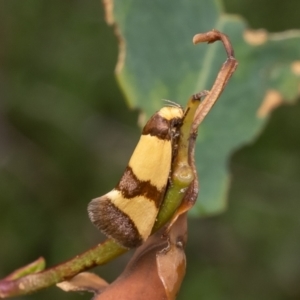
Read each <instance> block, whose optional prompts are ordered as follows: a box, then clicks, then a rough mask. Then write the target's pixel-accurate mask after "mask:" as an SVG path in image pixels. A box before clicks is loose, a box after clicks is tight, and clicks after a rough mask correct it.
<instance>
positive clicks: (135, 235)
mask: <svg viewBox="0 0 300 300" xmlns="http://www.w3.org/2000/svg"><path fill="white" fill-rule="evenodd" d="M88 213H89V217H90V219H91V221H92V223H93V224H94V225H95V226H96V227H97V228H98V229H99V230H100V231H102V232H103V233H104V234H105V235H107V236H108V237H111V238H113V239H114V240H116V241H117V242H118V243H119V244H120V245H122V246H124V247H126V248H134V247H137V246H139V245H141V244H142V242H143V238H142V237H141V235H140V234H139V231H138V230H137V227H136V226H135V224H134V222H133V221H132V220H131V219H130V217H129V216H128V215H127V214H125V213H124V212H122V211H121V210H120V209H118V207H116V206H115V205H114V204H113V203H112V202H111V200H110V199H109V198H107V197H105V196H103V197H100V198H96V199H93V200H92V201H91V202H90V203H89V205H88Z"/></svg>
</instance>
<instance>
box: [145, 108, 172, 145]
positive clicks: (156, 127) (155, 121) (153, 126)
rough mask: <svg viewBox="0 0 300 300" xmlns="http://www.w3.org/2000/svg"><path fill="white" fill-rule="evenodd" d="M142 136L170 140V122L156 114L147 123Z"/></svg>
mask: <svg viewBox="0 0 300 300" xmlns="http://www.w3.org/2000/svg"><path fill="white" fill-rule="evenodd" d="M142 134H144V135H146V134H150V135H153V136H156V137H157V138H159V139H161V140H170V139H171V135H170V122H169V121H168V120H166V119H165V118H164V117H162V116H160V115H159V114H158V113H156V114H154V115H153V116H152V117H151V118H150V120H149V121H148V122H147V124H146V125H145V127H144V129H143V132H142Z"/></svg>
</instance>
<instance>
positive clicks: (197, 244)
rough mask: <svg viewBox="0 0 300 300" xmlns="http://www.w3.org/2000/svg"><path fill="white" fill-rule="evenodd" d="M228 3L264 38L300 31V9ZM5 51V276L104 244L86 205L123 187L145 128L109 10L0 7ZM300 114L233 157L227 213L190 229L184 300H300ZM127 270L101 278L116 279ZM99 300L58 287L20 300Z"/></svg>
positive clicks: (1, 140)
mask: <svg viewBox="0 0 300 300" xmlns="http://www.w3.org/2000/svg"><path fill="white" fill-rule="evenodd" d="M227 2H228V8H230V11H233V12H239V11H242V12H244V14H245V16H246V18H247V20H248V21H249V22H250V25H255V28H259V27H266V28H267V29H269V30H271V31H274V30H276V31H279V30H283V29H290V28H292V27H293V26H296V25H295V24H298V23H296V22H298V16H297V15H296V12H298V11H299V9H300V3H298V2H299V1H297V0H294V1H292V0H290V1H285V2H282V1H270V0H260V1H258V0H257V1H253V0H251V1H250V0H243V1H235V2H236V3H234V1H229V0H227V1H226V3H225V4H227ZM229 2H230V3H229ZM234 4H235V5H236V6H235V7H233V5H234ZM264 12H266V13H265V14H263V13H264ZM293 15H294V16H295V19H293ZM258 18H260V19H258ZM252 20H253V23H252ZM295 20H297V21H295ZM289 22H290V23H289ZM293 22H294V23H293ZM209 29H210V28H209ZM0 43H1V47H0V87H1V88H0V241H1V247H0V261H1V264H0V276H1V277H3V276H4V275H5V274H8V273H10V272H11V271H12V270H13V269H15V268H17V267H19V266H22V265H24V264H26V263H28V262H30V261H33V260H34V259H36V258H37V257H39V256H40V255H43V256H45V257H46V260H47V262H48V263H49V264H50V265H51V264H54V263H58V262H61V261H63V260H64V259H67V258H69V257H71V256H74V255H75V254H77V253H79V252H82V251H83V250H85V249H87V248H88V247H91V246H92V245H94V244H96V243H97V242H98V241H99V240H100V234H99V233H98V232H97V231H96V229H94V228H93V226H92V225H91V224H90V222H89V220H88V218H87V214H86V206H87V203H88V202H89V201H90V199H91V198H93V197H96V196H99V195H101V194H103V193H104V192H106V191H108V190H109V189H111V188H112V187H113V185H114V184H115V183H116V182H117V180H118V179H119V176H120V175H121V173H122V171H123V169H124V167H125V165H126V163H127V160H128V158H129V156H130V154H131V151H132V149H133V147H134V145H135V143H136V141H137V140H138V129H137V128H136V127H135V123H136V119H137V114H136V113H133V112H130V111H129V110H128V109H127V108H126V106H125V104H124V103H125V101H124V99H123V96H122V95H121V93H120V91H119V88H118V86H117V84H116V82H115V79H114V76H113V69H114V66H115V63H116V59H117V40H116V39H115V37H114V35H113V32H112V28H108V27H107V25H106V24H105V22H104V19H103V10H102V7H101V3H100V2H99V1H89V2H84V1H76V2H75V1H73V2H70V1H67V2H66V1H51V2H49V1H44V0H40V1H34V0H27V1H26V2H24V1H21V0H9V1H1V2H0ZM201 47H209V46H201ZM196 48H197V47H196ZM236 51H238V49H236ZM170 55H171V54H170ZM174 67H175V66H174ZM173 100H177V99H173ZM299 115H300V105H299V104H297V105H296V106H285V107H282V108H279V109H278V110H277V111H276V112H274V113H273V114H272V117H271V120H270V123H269V124H268V125H267V128H266V130H265V132H264V133H263V134H262V136H261V137H260V138H259V139H258V141H257V142H256V143H254V144H253V145H251V146H248V147H245V148H244V149H241V150H240V151H239V152H238V153H236V154H235V155H234V157H233V159H232V163H231V169H232V174H233V176H232V187H231V189H230V193H229V208H228V211H227V212H226V213H225V214H223V215H222V216H218V217H214V218H210V219H206V220H192V221H191V224H190V225H191V226H190V229H189V232H190V236H189V240H188V249H187V276H186V278H185V280H184V284H183V288H182V290H181V292H180V297H179V299H201V298H203V299H209V300H214V299H216V300H217V299H222V300H223V299H249V300H250V299H264V300H265V299H270V300H271V299H272V300H273V299H275V300H276V299H278V300H279V299H280V300H282V299H288V300H292V299H298V298H299V297H300V289H299V283H298V278H299V277H300V266H299V255H298V253H299V252H300V251H299V250H300V241H299V240H300V239H299V231H300V224H299V214H300V203H299V194H300V191H299V185H298V182H299V179H300V171H299V170H300V158H299V153H300V141H299V130H300V118H299ZM122 264H124V261H123V260H122V259H121V260H118V261H117V262H116V263H115V264H114V265H112V266H111V265H110V266H108V268H103V267H101V269H100V270H99V271H100V272H99V273H101V275H102V276H103V277H105V279H108V280H111V279H112V278H113V276H114V275H117V274H119V273H120V272H121V269H122V266H121V265H122ZM109 267H111V268H109ZM113 274H114V275H113ZM90 297H91V295H84V296H82V295H75V294H63V293H62V292H61V291H59V290H58V289H56V288H52V289H50V290H46V291H43V292H39V293H38V294H35V295H31V296H27V297H20V298H19V299H55V298H59V299H90Z"/></svg>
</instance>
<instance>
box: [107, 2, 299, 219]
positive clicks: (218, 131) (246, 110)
mask: <svg viewBox="0 0 300 300" xmlns="http://www.w3.org/2000/svg"><path fill="white" fill-rule="evenodd" d="M107 15H108V17H110V18H111V19H113V20H114V21H115V23H116V25H117V28H118V32H119V33H120V35H121V39H120V40H121V43H122V45H121V46H122V47H120V49H121V50H122V49H123V50H122V51H123V52H121V53H120V59H119V64H118V66H117V75H118V80H119V82H120V85H121V87H122V89H123V91H124V93H125V95H126V97H127V99H128V102H129V105H130V106H132V107H140V108H142V110H143V111H144V112H145V114H146V116H147V117H149V116H150V115H151V114H153V113H154V112H155V111H156V110H158V109H159V108H160V107H162V106H163V105H164V102H163V101H162V99H169V100H172V101H176V102H178V103H180V104H181V105H185V104H186V102H187V99H188V97H189V96H190V95H191V94H193V93H195V92H199V91H201V90H204V89H210V87H211V86H212V83H213V81H214V79H215V77H216V75H217V72H218V70H219V68H220V66H221V64H222V63H223V62H224V61H225V59H226V55H225V51H224V49H223V48H222V45H221V43H215V44H213V45H197V46H193V44H192V37H193V36H194V34H196V33H199V32H206V31H208V30H210V29H212V28H215V29H218V30H220V31H222V32H224V33H226V34H227V35H228V36H229V37H230V40H231V42H232V44H233V47H234V49H235V53H236V57H237V59H238V61H239V66H238V69H237V71H236V73H235V74H234V75H233V77H232V79H231V80H230V82H229V85H228V87H227V88H226V90H225V91H224V93H223V94H222V96H221V99H220V100H219V102H218V103H217V105H216V106H215V107H214V108H213V110H212V111H211V113H210V114H209V116H208V117H207V119H206V120H205V121H204V123H203V124H202V125H201V128H200V129H199V137H198V142H197V152H196V164H197V167H198V172H199V178H200V187H201V188H200V194H199V199H198V201H197V204H196V206H195V209H194V213H196V214H198V215H199V214H200V215H210V214H214V213H218V212H220V211H222V210H224V209H225V208H226V193H227V190H228V184H229V181H230V180H229V171H228V168H227V164H228V159H229V158H230V155H231V154H232V152H233V151H234V150H236V149H237V148H238V147H241V146H242V145H244V144H246V143H249V142H250V141H252V140H253V139H254V138H255V137H256V136H257V135H258V134H259V132H260V131H261V130H262V128H263V126H264V124H265V121H266V119H267V116H268V113H269V111H270V110H271V109H272V107H274V106H275V105H278V101H277V102H276V101H274V103H273V105H272V101H273V100H274V99H273V98H272V97H271V98H270V97H269V98H266V99H267V100H268V104H269V105H264V106H263V107H262V108H263V109H262V108H261V105H262V103H263V101H264V98H265V96H266V95H267V92H268V91H269V90H270V89H272V90H274V89H275V90H278V91H279V92H280V93H281V95H282V97H283V98H285V99H287V100H289V101H291V100H293V99H294V98H295V97H296V95H297V93H298V88H299V84H300V76H299V72H298V74H297V72H295V70H294V69H293V68H292V65H293V63H295V61H296V60H297V59H299V52H300V32H296V31H294V32H287V33H282V34H270V35H268V34H267V33H264V32H263V33H262V34H261V33H260V32H259V33H257V34H254V35H249V34H247V35H246V34H245V33H246V29H247V28H246V24H245V22H244V21H243V20H242V19H241V18H238V17H236V16H230V15H226V14H224V12H223V10H222V8H221V6H220V3H219V2H218V1H211V0H203V1H197V0H189V1H179V0H165V1H160V0H153V1H148V2H146V1H138V0H132V1H120V0H119V1H114V9H113V16H112V15H110V12H109V11H108V10H107ZM245 37H247V39H245ZM250 37H254V39H250ZM259 37H261V39H258V38H259ZM124 57H125V58H124ZM279 99H280V97H279ZM260 108H261V109H260Z"/></svg>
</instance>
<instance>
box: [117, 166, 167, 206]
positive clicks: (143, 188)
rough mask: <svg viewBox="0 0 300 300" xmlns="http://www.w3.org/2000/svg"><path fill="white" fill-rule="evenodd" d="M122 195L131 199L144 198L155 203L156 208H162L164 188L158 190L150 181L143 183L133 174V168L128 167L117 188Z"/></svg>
mask: <svg viewBox="0 0 300 300" xmlns="http://www.w3.org/2000/svg"><path fill="white" fill-rule="evenodd" d="M115 189H116V190H118V191H120V192H121V193H122V196H123V197H124V198H127V199H130V198H134V197H137V196H144V197H146V198H147V199H149V200H152V201H154V202H155V205H156V207H159V206H160V203H161V199H162V196H163V192H164V188H163V189H162V190H158V189H157V188H156V187H155V186H154V185H152V184H151V182H150V180H147V181H141V180H139V179H138V177H137V176H136V175H135V174H134V173H133V171H132V169H131V167H129V166H127V168H126V170H125V172H124V174H123V176H122V178H121V180H120V182H119V184H118V185H117V186H116V188H115Z"/></svg>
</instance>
